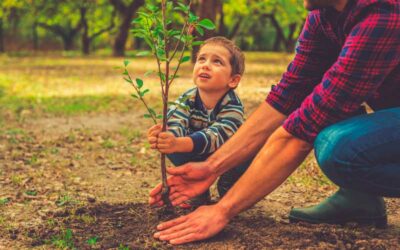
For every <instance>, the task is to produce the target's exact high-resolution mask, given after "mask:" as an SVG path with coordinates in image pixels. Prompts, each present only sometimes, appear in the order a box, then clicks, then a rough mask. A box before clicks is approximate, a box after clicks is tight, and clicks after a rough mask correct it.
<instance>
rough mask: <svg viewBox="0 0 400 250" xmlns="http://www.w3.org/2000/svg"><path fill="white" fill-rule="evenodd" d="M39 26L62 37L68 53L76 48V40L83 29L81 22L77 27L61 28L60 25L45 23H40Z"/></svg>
mask: <svg viewBox="0 0 400 250" xmlns="http://www.w3.org/2000/svg"><path fill="white" fill-rule="evenodd" d="M38 25H39V26H40V27H42V28H44V29H46V30H49V31H51V32H53V33H54V34H56V35H57V36H60V37H61V39H62V41H63V45H64V50H66V51H69V50H72V49H73V48H74V38H75V36H76V35H77V34H78V32H79V30H80V29H81V27H82V23H81V22H79V23H78V24H77V25H76V27H71V26H68V27H61V26H60V25H48V24H45V23H38Z"/></svg>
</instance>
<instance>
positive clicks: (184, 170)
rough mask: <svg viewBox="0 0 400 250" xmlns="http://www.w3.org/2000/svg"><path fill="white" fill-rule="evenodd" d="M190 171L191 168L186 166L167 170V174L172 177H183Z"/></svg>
mask: <svg viewBox="0 0 400 250" xmlns="http://www.w3.org/2000/svg"><path fill="white" fill-rule="evenodd" d="M188 171H189V168H188V167H187V166H185V165H182V166H179V168H167V173H168V174H170V175H183V174H186V173H187V172H188Z"/></svg>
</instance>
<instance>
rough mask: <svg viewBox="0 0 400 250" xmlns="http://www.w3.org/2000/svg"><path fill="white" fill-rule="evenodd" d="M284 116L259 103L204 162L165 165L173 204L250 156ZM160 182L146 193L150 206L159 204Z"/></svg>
mask: <svg viewBox="0 0 400 250" xmlns="http://www.w3.org/2000/svg"><path fill="white" fill-rule="evenodd" d="M285 118H286V116H285V115H283V114H281V113H279V112H278V111H276V110H275V109H274V108H272V107H271V106H270V105H269V104H267V103H265V102H263V103H261V105H260V106H259V107H258V108H257V109H256V111H255V112H254V113H253V114H252V115H251V116H250V117H249V119H247V121H246V122H245V123H244V124H243V125H242V126H241V127H240V128H239V130H238V131H237V132H236V134H235V135H233V136H232V137H231V138H230V139H229V140H228V141H227V142H226V143H225V144H224V145H222V147H221V148H219V149H218V150H217V151H216V152H215V153H214V154H213V155H212V156H210V157H209V158H208V159H207V161H205V162H194V163H187V164H185V165H183V166H180V167H179V168H169V169H168V173H169V174H171V175H172V176H170V177H169V179H168V185H169V186H171V194H170V197H171V199H172V201H173V204H174V205H178V204H180V203H182V202H184V201H185V200H187V199H189V198H192V197H194V196H196V195H199V194H201V193H203V192H204V191H205V190H206V189H208V188H209V186H210V185H211V184H212V183H213V182H214V181H215V180H216V178H217V177H218V176H220V175H221V174H222V173H224V172H225V171H228V170H229V169H231V168H233V167H235V166H237V165H239V164H240V163H243V162H245V161H246V160H248V159H250V158H251V157H253V156H254V155H256V153H257V152H258V151H259V150H260V148H261V147H262V146H263V145H264V144H265V142H266V140H267V139H268V137H269V136H270V135H271V134H272V132H273V131H275V130H276V129H277V128H278V127H279V126H280V125H281V124H282V123H283V121H284V120H285ZM161 187H162V186H161V184H159V185H158V186H156V187H155V188H154V189H153V190H152V191H151V193H150V200H149V203H150V204H151V205H154V204H158V205H162V202H161V193H160V192H161Z"/></svg>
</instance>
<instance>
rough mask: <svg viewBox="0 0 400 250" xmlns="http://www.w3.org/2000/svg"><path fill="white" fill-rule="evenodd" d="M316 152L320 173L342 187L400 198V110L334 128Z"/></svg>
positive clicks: (323, 135) (320, 138)
mask: <svg viewBox="0 0 400 250" xmlns="http://www.w3.org/2000/svg"><path fill="white" fill-rule="evenodd" d="M314 149H315V157H316V159H317V161H318V164H319V166H320V168H321V170H322V171H323V172H324V174H325V175H326V176H327V177H328V178H329V179H330V180H331V181H332V182H334V183H335V184H336V185H338V186H339V187H343V188H348V189H354V190H358V191H361V192H366V193H370V194H374V195H379V196H387V197H400V107H397V108H391V109H385V110H380V111H377V112H375V113H373V114H365V115H360V116H356V117H353V118H350V119H348V120H344V121H342V122H339V123H336V124H334V125H331V126H329V127H327V128H325V129H324V130H322V131H321V133H320V134H319V135H318V136H317V138H316V140H315V143H314Z"/></svg>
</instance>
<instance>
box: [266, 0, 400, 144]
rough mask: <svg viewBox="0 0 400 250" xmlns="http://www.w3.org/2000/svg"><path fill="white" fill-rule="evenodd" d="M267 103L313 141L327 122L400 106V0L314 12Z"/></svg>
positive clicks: (291, 127) (367, 1)
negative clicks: (293, 56)
mask: <svg viewBox="0 0 400 250" xmlns="http://www.w3.org/2000/svg"><path fill="white" fill-rule="evenodd" d="M266 101H267V103H269V104H270V105H271V106H273V107H274V108H275V109H277V110H278V111H280V112H281V113H283V114H286V115H288V118H287V119H286V121H285V122H284V124H283V127H284V128H285V129H286V130H287V131H288V132H289V133H291V134H292V135H294V136H296V137H298V138H300V139H303V140H305V141H308V142H310V143H312V142H313V141H314V139H315V137H316V136H317V135H318V133H319V132H320V131H321V130H322V129H323V128H325V127H326V126H328V125H331V124H334V123H336V122H338V121H341V120H343V119H346V118H349V117H351V116H354V115H357V114H360V113H362V112H365V111H363V110H364V109H363V106H362V104H363V103H364V102H366V103H368V105H369V106H370V107H371V108H372V109H374V110H379V109H384V108H390V107H399V106H400V1H399V0H358V1H350V2H349V3H348V5H347V6H346V8H345V10H344V11H342V12H340V13H339V12H337V11H335V10H334V9H321V10H315V11H311V12H310V13H309V15H308V17H307V21H306V23H305V25H304V27H303V31H302V33H301V35H300V37H299V40H298V46H297V48H296V56H295V58H294V60H293V61H292V62H291V63H290V64H289V66H288V68H287V71H286V73H285V74H283V76H282V79H281V81H280V82H279V84H278V85H277V86H275V87H273V88H272V90H271V92H270V94H269V95H268V96H267V98H266Z"/></svg>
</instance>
